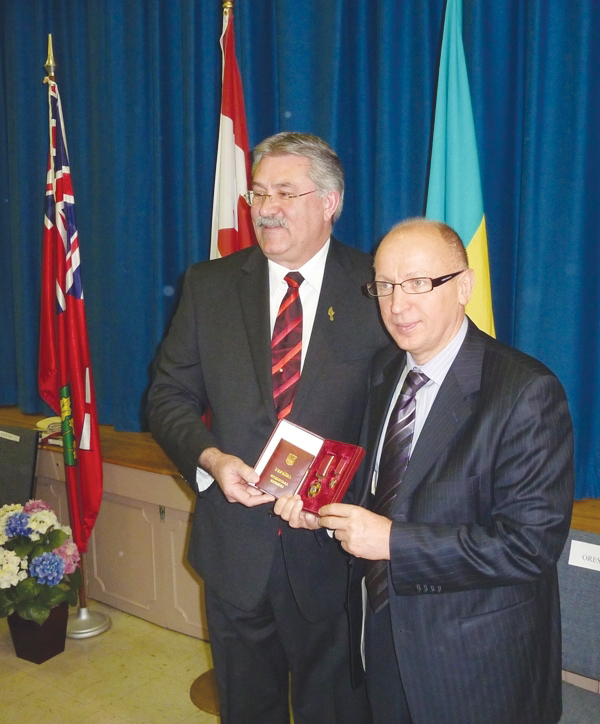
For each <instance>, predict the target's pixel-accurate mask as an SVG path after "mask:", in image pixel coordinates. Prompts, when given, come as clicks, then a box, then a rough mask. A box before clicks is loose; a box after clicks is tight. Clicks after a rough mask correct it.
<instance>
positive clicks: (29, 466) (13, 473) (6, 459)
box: [0, 426, 40, 506]
mask: <svg viewBox="0 0 600 724" xmlns="http://www.w3.org/2000/svg"><path fill="white" fill-rule="evenodd" d="M39 439H40V434H39V432H38V430H28V429H26V428H23V427H6V426H0V506H1V505H6V504H7V503H8V504H10V503H21V504H23V505H24V504H25V503H26V502H27V501H28V500H30V499H31V498H32V497H33V486H34V482H35V466H36V461H37V452H38V444H39Z"/></svg>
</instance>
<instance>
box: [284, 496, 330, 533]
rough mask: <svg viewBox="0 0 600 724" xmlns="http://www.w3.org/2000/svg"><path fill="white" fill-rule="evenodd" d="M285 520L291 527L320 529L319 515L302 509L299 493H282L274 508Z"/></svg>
mask: <svg viewBox="0 0 600 724" xmlns="http://www.w3.org/2000/svg"><path fill="white" fill-rule="evenodd" d="M273 510H274V511H275V513H276V514H277V515H280V516H281V517H282V518H283V520H287V522H288V523H289V524H290V527H291V528H306V529H307V530H318V529H319V528H320V527H321V526H320V525H319V516H318V515H315V514H314V513H307V512H306V511H305V510H302V498H301V497H300V496H299V495H282V496H281V498H279V499H278V500H277V502H276V503H275V507H274V509H273Z"/></svg>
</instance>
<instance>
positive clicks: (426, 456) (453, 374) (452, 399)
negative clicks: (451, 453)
mask: <svg viewBox="0 0 600 724" xmlns="http://www.w3.org/2000/svg"><path fill="white" fill-rule="evenodd" d="M484 340H485V336H484V335H483V334H482V333H481V332H480V331H479V330H478V329H477V328H476V327H475V326H474V325H473V324H472V323H471V322H469V330H468V332H467V336H466V337H465V341H464V342H463V345H462V347H461V348H460V350H459V352H458V354H457V356H456V359H455V360H454V362H453V363H452V366H451V367H450V370H449V371H448V374H447V375H446V378H445V379H444V382H443V383H442V386H441V388H440V391H439V392H438V394H437V397H436V398H435V402H434V403H433V406H432V408H431V410H430V412H429V415H428V416H427V420H426V422H425V425H424V427H423V429H422V431H421V434H420V435H419V439H418V440H417V444H416V445H415V447H414V450H413V452H412V455H411V457H410V460H409V463H408V467H407V469H406V473H405V474H404V478H403V480H402V485H401V486H400V490H399V492H398V496H397V498H396V501H395V506H397V505H398V504H401V503H402V501H403V500H406V498H407V497H408V496H410V495H412V494H413V493H414V491H415V489H416V488H417V487H418V485H419V484H420V483H421V482H422V481H423V480H424V478H425V476H426V475H427V473H428V472H429V470H430V469H431V468H432V467H433V465H434V464H435V463H436V461H437V460H438V458H439V457H440V455H442V454H443V452H444V451H445V450H446V449H447V448H448V446H449V445H450V444H451V443H452V440H453V439H454V438H455V437H456V435H457V434H458V432H459V431H460V430H461V429H462V427H463V426H464V424H465V423H466V421H467V420H468V419H469V417H470V416H471V415H472V412H473V410H472V399H471V398H472V395H474V394H475V393H476V392H478V390H479V387H480V384H481V369H482V364H483V354H484V351H485V341H484Z"/></svg>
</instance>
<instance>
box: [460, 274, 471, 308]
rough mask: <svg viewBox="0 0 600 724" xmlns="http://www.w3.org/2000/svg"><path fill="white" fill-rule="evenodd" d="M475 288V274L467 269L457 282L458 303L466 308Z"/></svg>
mask: <svg viewBox="0 0 600 724" xmlns="http://www.w3.org/2000/svg"><path fill="white" fill-rule="evenodd" d="M474 287H475V272H474V271H473V270H472V269H467V270H466V272H464V274H463V275H462V276H461V278H460V280H459V282H458V294H459V297H458V299H459V301H460V303H461V304H462V305H463V307H466V306H467V304H468V302H469V300H470V299H471V295H472V294H473V288H474Z"/></svg>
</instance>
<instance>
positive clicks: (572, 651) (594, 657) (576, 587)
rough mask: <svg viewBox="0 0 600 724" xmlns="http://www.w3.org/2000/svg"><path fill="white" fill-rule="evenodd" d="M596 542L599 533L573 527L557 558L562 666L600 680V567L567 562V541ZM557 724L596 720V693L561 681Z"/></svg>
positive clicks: (594, 723)
mask: <svg viewBox="0 0 600 724" xmlns="http://www.w3.org/2000/svg"><path fill="white" fill-rule="evenodd" d="M573 540H576V541H583V542H584V543H593V544H594V545H597V546H599V549H598V550H599V555H600V534H598V533H587V532H584V531H580V530H573V529H571V532H570V533H569V538H568V540H567V543H566V545H565V548H564V550H563V552H562V555H561V557H560V560H559V562H558V580H559V585H560V609H561V619H562V647H563V651H562V667H563V669H564V670H565V671H571V672H573V673H575V674H579V675H580V676H585V677H586V678H588V679H596V680H600V619H599V614H600V570H591V569H589V568H582V567H580V566H574V565H569V562H568V561H569V554H570V551H571V541H573ZM562 690H563V715H562V718H561V720H560V724H599V722H600V693H598V687H597V686H596V691H588V690H587V689H584V688H582V687H580V686H575V685H574V684H569V683H567V682H566V681H563V686H562Z"/></svg>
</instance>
